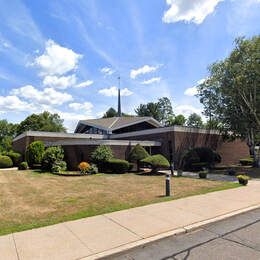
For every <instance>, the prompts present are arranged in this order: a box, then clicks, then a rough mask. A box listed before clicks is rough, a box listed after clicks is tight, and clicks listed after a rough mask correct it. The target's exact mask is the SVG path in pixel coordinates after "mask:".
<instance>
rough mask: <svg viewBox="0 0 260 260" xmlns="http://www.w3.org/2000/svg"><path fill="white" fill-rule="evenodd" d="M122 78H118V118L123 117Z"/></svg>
mask: <svg viewBox="0 0 260 260" xmlns="http://www.w3.org/2000/svg"><path fill="white" fill-rule="evenodd" d="M120 79H121V78H120V76H119V77H118V107H117V116H118V117H121V116H122V112H121V95H120Z"/></svg>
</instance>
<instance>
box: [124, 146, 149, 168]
mask: <svg viewBox="0 0 260 260" xmlns="http://www.w3.org/2000/svg"><path fill="white" fill-rule="evenodd" d="M148 156H149V153H148V152H147V151H146V150H145V149H144V148H143V147H142V146H141V145H140V144H137V145H135V146H134V147H133V149H132V150H131V152H130V153H129V156H128V160H129V161H130V162H136V164H137V171H140V161H141V160H143V159H145V158H146V157H148Z"/></svg>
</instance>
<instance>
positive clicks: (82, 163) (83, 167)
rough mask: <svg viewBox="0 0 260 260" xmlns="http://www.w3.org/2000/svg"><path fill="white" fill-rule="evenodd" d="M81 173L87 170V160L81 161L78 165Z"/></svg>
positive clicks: (88, 166) (88, 165)
mask: <svg viewBox="0 0 260 260" xmlns="http://www.w3.org/2000/svg"><path fill="white" fill-rule="evenodd" d="M78 168H79V170H80V173H81V174H86V173H87V172H88V171H89V168H90V164H89V163H87V162H81V163H80V164H79V166H78Z"/></svg>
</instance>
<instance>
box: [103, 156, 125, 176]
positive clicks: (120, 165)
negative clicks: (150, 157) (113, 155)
mask: <svg viewBox="0 0 260 260" xmlns="http://www.w3.org/2000/svg"><path fill="white" fill-rule="evenodd" d="M105 168H106V170H107V171H109V172H112V173H117V174H121V173H126V172H128V170H129V168H130V164H129V162H128V161H126V160H120V159H110V160H109V161H108V162H106V163H105Z"/></svg>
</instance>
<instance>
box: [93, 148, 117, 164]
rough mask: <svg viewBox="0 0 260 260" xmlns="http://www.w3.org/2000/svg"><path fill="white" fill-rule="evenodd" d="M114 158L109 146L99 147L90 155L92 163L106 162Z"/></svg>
mask: <svg viewBox="0 0 260 260" xmlns="http://www.w3.org/2000/svg"><path fill="white" fill-rule="evenodd" d="M113 157H114V155H113V152H112V150H111V148H110V147H109V146H106V145H99V146H98V147H97V148H96V149H95V150H94V151H93V153H92V154H91V160H92V161H93V162H94V163H100V162H107V161H109V160H110V159H112V158H113Z"/></svg>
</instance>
